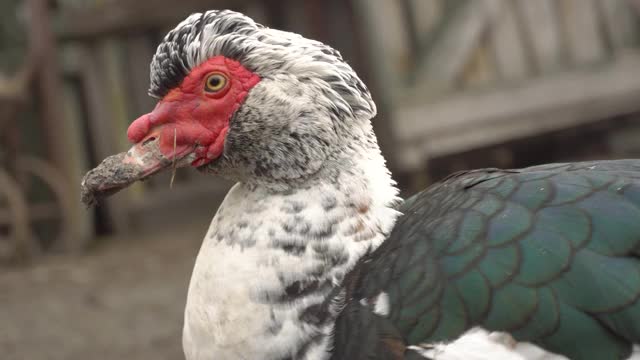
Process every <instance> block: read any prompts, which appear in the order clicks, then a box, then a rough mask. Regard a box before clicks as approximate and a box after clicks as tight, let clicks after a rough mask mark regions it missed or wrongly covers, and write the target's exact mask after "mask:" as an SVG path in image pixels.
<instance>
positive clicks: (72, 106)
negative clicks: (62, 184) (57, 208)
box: [61, 81, 94, 249]
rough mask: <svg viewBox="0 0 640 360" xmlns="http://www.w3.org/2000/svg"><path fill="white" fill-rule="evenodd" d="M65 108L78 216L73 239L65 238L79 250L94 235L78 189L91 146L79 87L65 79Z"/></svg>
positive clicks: (63, 94)
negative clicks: (87, 137) (86, 132)
mask: <svg viewBox="0 0 640 360" xmlns="http://www.w3.org/2000/svg"><path fill="white" fill-rule="evenodd" d="M61 92H62V109H63V115H64V119H65V123H66V124H67V128H68V132H67V141H68V142H69V148H70V152H69V154H68V155H67V156H68V157H69V162H70V163H71V164H72V165H73V166H72V172H71V174H70V178H71V179H72V181H71V184H72V186H71V188H72V190H73V192H72V193H71V194H74V195H73V199H74V201H72V202H73V209H72V211H73V212H74V213H73V214H72V216H73V217H74V219H75V220H74V221H75V223H74V228H73V229H70V231H72V233H73V234H72V236H71V237H72V238H71V239H64V240H65V241H67V242H69V243H72V242H73V244H74V245H75V246H73V247H74V248H75V249H78V248H81V247H82V246H83V245H84V244H87V243H88V241H89V239H90V238H92V237H93V235H94V231H93V219H92V217H91V212H89V211H86V210H85V209H84V207H83V206H80V198H79V195H78V194H79V191H78V186H79V185H78V183H79V181H80V179H82V177H83V176H84V174H85V172H86V171H87V170H88V169H89V168H90V161H89V156H88V153H89V149H87V148H86V144H87V142H86V135H87V134H85V133H84V128H83V126H82V123H83V121H84V114H83V111H82V103H81V101H82V100H81V99H80V98H79V96H78V89H75V88H74V87H73V85H72V84H71V83H69V82H67V81H66V82H64V83H63V85H62V89H61Z"/></svg>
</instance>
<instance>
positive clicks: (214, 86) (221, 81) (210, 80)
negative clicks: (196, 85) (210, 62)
mask: <svg viewBox="0 0 640 360" xmlns="http://www.w3.org/2000/svg"><path fill="white" fill-rule="evenodd" d="M225 85H227V77H226V76H224V75H223V74H220V73H213V74H210V75H209V76H207V81H206V82H205V85H204V90H205V91H207V92H210V93H215V92H218V91H220V90H222V89H224V87H225Z"/></svg>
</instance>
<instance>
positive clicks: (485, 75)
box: [459, 43, 497, 89]
mask: <svg viewBox="0 0 640 360" xmlns="http://www.w3.org/2000/svg"><path fill="white" fill-rule="evenodd" d="M469 58H470V61H469V63H468V64H467V66H466V67H465V68H464V70H463V71H462V74H461V76H460V79H459V81H460V83H461V86H460V87H461V88H462V89H470V88H480V87H483V86H486V85H487V84H490V83H491V82H493V81H494V80H495V79H496V77H497V74H496V68H495V62H494V60H495V59H494V58H493V56H492V53H491V52H490V51H489V49H488V46H486V45H484V44H482V43H480V44H478V47H477V48H476V49H475V50H474V51H473V53H472V54H471V55H470V57H469Z"/></svg>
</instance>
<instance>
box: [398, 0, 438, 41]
mask: <svg viewBox="0 0 640 360" xmlns="http://www.w3.org/2000/svg"><path fill="white" fill-rule="evenodd" d="M407 1H408V3H409V6H410V8H411V12H412V13H413V18H414V21H415V31H416V32H417V34H416V35H417V38H418V40H419V41H421V42H424V41H425V40H426V39H427V37H428V36H429V34H430V33H431V32H432V31H434V30H435V28H436V26H437V25H438V24H439V23H440V21H441V20H442V16H443V4H442V1H443V0H426V1H425V0H407ZM444 1H446V0H444Z"/></svg>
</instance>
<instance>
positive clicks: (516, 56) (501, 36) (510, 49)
mask: <svg viewBox="0 0 640 360" xmlns="http://www.w3.org/2000/svg"><path fill="white" fill-rule="evenodd" d="M500 6H501V7H502V8H503V10H502V11H501V12H500V16H496V17H495V18H494V22H493V24H492V25H493V26H492V28H491V38H490V43H491V47H492V50H493V53H494V57H495V61H496V67H497V71H498V73H499V74H500V76H501V77H502V79H503V80H508V81H517V80H522V79H524V78H526V77H527V76H528V75H529V73H530V70H531V69H530V64H529V61H528V60H527V56H526V52H525V48H524V46H523V44H522V37H523V34H522V28H521V26H519V24H518V18H517V16H516V14H515V8H514V6H513V1H512V0H500Z"/></svg>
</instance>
